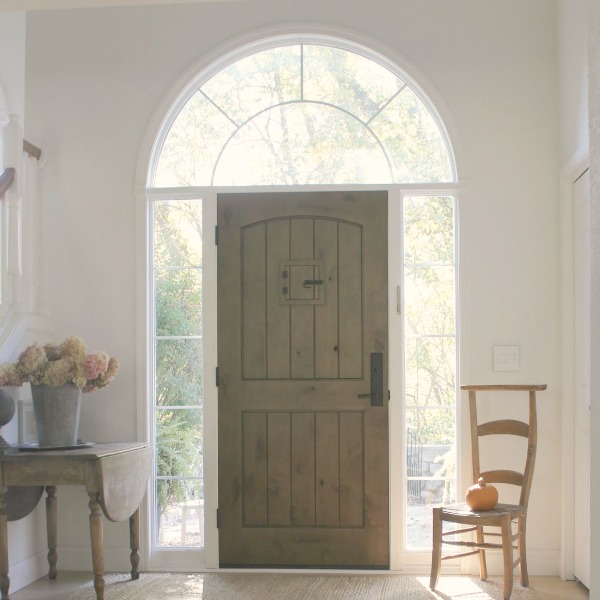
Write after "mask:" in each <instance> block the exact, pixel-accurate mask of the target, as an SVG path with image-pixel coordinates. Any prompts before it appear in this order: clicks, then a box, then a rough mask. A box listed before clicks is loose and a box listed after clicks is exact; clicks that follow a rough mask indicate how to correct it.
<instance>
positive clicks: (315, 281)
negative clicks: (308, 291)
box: [302, 279, 323, 288]
mask: <svg viewBox="0 0 600 600" xmlns="http://www.w3.org/2000/svg"><path fill="white" fill-rule="evenodd" d="M315 285H323V280H322V279H305V280H304V283H303V284H302V286H303V287H305V288H309V287H314V286H315Z"/></svg>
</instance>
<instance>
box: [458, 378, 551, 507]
mask: <svg viewBox="0 0 600 600" xmlns="http://www.w3.org/2000/svg"><path fill="white" fill-rule="evenodd" d="M460 387H461V389H463V390H467V391H468V392H469V417H470V423H471V455H472V456H471V458H472V464H473V483H475V482H476V481H477V479H479V477H483V478H484V480H485V481H486V482H487V483H509V484H512V485H517V486H520V487H521V495H520V498H519V504H521V505H523V506H527V503H528V502H529V493H530V491H531V482H532V480H533V468H534V466H535V457H536V452H537V409H536V396H535V393H536V392H538V391H542V390H545V389H546V385H545V384H540V385H461V386H460ZM490 391H496V392H498V391H504V392H529V423H524V422H522V421H517V420H514V419H500V420H497V421H489V422H487V423H482V424H481V425H479V424H478V422H477V392H490ZM486 435H516V436H521V437H525V438H527V457H526V460H525V469H524V471H523V473H518V472H517V471H511V470H507V469H498V470H490V471H483V472H482V471H481V466H480V458H479V438H480V437H482V436H486Z"/></svg>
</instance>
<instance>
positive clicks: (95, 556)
mask: <svg viewBox="0 0 600 600" xmlns="http://www.w3.org/2000/svg"><path fill="white" fill-rule="evenodd" d="M89 496H90V502H89V505H88V506H89V507H90V540H91V542H92V566H93V568H94V589H95V590H96V598H97V600H104V552H103V539H102V508H101V507H100V502H99V500H98V493H97V492H96V493H90V494H89Z"/></svg>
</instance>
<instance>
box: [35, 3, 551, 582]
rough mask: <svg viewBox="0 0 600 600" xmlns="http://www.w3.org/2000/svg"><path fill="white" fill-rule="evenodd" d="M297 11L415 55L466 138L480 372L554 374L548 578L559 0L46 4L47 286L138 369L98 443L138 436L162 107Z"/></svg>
mask: <svg viewBox="0 0 600 600" xmlns="http://www.w3.org/2000/svg"><path fill="white" fill-rule="evenodd" d="M294 23H300V24H304V28H305V29H306V28H307V29H310V30H311V31H314V30H322V31H324V32H329V33H336V32H342V33H343V32H348V35H350V36H351V37H352V38H354V39H357V40H359V41H362V42H363V43H365V44H366V45H371V46H373V47H374V48H375V49H376V50H379V51H381V52H383V53H384V54H386V55H387V56H388V57H389V58H391V59H392V60H398V61H403V60H406V61H408V62H409V64H412V65H414V67H415V68H416V71H417V72H418V73H420V74H422V75H423V79H422V80H421V81H422V83H424V87H425V88H426V90H428V91H429V92H430V93H431V94H432V95H433V96H434V99H440V100H441V101H442V104H443V105H444V106H445V107H446V108H445V109H444V111H445V114H446V116H447V117H448V118H449V120H450V121H452V124H453V126H454V128H455V129H456V131H458V132H459V134H460V138H461V139H460V142H461V145H462V147H463V149H464V157H465V158H466V159H467V160H466V161H463V162H462V165H460V166H462V171H461V174H462V177H463V180H464V183H465V186H466V191H465V194H464V196H463V197H462V198H461V205H460V211H461V235H462V251H463V256H462V258H463V273H464V280H463V283H464V287H463V294H464V297H463V302H464V303H465V306H467V307H468V311H466V312H465V314H463V320H464V324H465V331H466V335H465V337H464V339H463V343H464V347H465V348H466V352H465V353H464V355H463V359H464V363H463V365H462V373H463V381H464V382H472V383H515V382H524V383H547V384H548V391H547V392H544V393H542V394H540V418H539V426H540V433H539V440H540V441H539V453H538V462H537V470H536V475H535V479H534V485H533V492H532V498H531V502H532V509H531V517H530V524H529V527H528V529H529V536H530V537H529V554H530V564H531V570H532V571H533V572H538V573H541V572H546V573H557V572H558V562H559V547H560V532H559V529H558V528H557V527H548V526H547V523H548V522H551V521H550V520H551V519H553V518H554V517H555V515H556V510H557V508H558V507H557V503H559V502H560V500H559V498H560V493H559V491H558V490H559V486H560V472H559V469H558V465H559V464H560V444H559V443H557V432H558V431H560V337H559V336H560V310H559V300H560V292H559V269H558V265H559V223H558V206H559V202H558V200H559V195H558V172H559V164H560V162H559V161H560V157H559V144H558V135H559V127H558V122H559V117H558V92H557V90H558V88H557V67H556V53H557V47H556V14H555V5H554V3H549V2H548V1H547V0H529V1H528V2H526V3H524V2H522V1H521V0H505V1H504V2H501V3H500V2H492V1H487V0H486V1H483V2H482V1H481V0H456V1H454V2H452V3H449V2H442V1H439V0H423V1H420V2H414V1H411V0H378V1H377V2H376V3H366V2H354V1H353V2H351V6H349V4H348V2H347V1H345V0H328V1H327V2H323V1H322V0H305V1H303V2H296V3H281V2H279V1H276V0H257V1H254V2H240V3H227V4H224V5H217V4H203V5H189V6H188V5H186V6H171V7H147V8H121V9H90V10H76V11H75V10H74V11H68V10H66V11H56V12H43V11H42V12H37V11H36V12H35V13H30V14H29V15H28V21H27V103H26V106H27V115H28V120H27V131H26V134H27V135H29V136H31V137H35V139H39V140H42V141H43V144H44V147H45V148H46V149H47V151H48V164H47V167H46V169H45V170H44V173H43V176H42V193H43V197H44V204H45V207H46V208H45V210H44V214H43V218H44V236H45V240H46V242H45V252H44V264H43V272H44V276H45V277H44V285H45V292H46V297H47V298H49V299H51V304H52V310H53V313H54V315H55V317H56V323H57V328H58V331H59V334H60V335H67V334H72V333H74V334H78V335H80V336H82V337H84V338H85V339H86V340H88V341H89V343H90V344H91V345H92V346H93V347H94V348H95V347H98V348H102V349H105V350H107V351H108V352H110V353H111V354H115V355H117V356H118V357H119V359H120V362H121V365H122V368H121V373H120V374H119V376H118V378H117V380H116V381H115V383H113V384H112V385H111V386H110V387H109V388H106V389H105V390H101V391H99V392H96V393H95V394H92V395H90V396H89V397H87V398H86V399H85V400H84V407H83V413H82V431H81V433H82V437H84V438H86V439H90V440H96V441H101V440H104V441H110V440H124V439H133V438H135V436H136V433H137V424H136V401H137V396H138V395H139V393H140V390H138V388H137V387H136V369H137V368H139V367H140V365H139V364H138V358H139V357H138V355H137V354H136V336H137V335H138V333H139V332H138V331H136V315H137V314H138V312H139V311H140V310H143V307H142V306H139V305H138V304H137V296H136V280H137V279H138V275H139V274H138V273H137V272H136V252H137V251H138V250H139V248H138V242H139V240H138V239H137V238H136V207H135V194H134V192H135V181H134V175H135V169H136V162H137V160H138V157H139V155H140V152H141V150H142V143H143V139H144V135H145V134H146V133H147V130H148V128H149V124H150V123H152V122H153V115H154V114H155V112H156V111H157V109H158V108H159V107H161V106H162V105H163V103H164V101H165V99H166V98H167V96H168V95H169V94H170V93H172V92H173V91H174V86H175V84H176V82H178V81H179V80H180V78H181V77H182V75H183V74H184V73H187V72H190V69H191V67H192V66H193V65H199V64H201V63H202V62H204V63H206V62H207V61H209V60H210V59H211V58H213V57H215V56H217V55H218V51H219V49H223V48H227V49H228V48H231V47H232V44H233V43H234V41H235V40H240V39H242V38H244V39H248V38H250V37H253V36H254V37H256V36H257V35H258V34H257V32H258V31H260V30H265V28H269V31H272V32H274V31H276V30H277V28H278V27H279V26H281V27H283V26H284V25H285V26H286V30H289V24H294ZM297 29H298V30H301V29H302V26H299V27H297ZM442 108H443V107H442ZM467 162H468V167H467ZM495 344H518V345H520V346H521V371H520V372H519V373H513V374H507V373H504V374H502V373H494V372H493V371H492V358H491V357H492V346H493V345H495ZM73 494H74V496H73V498H72V500H73V502H80V503H83V502H84V499H83V498H79V496H77V495H76V492H73ZM549 499H551V501H549ZM81 513H82V517H83V518H85V517H84V516H83V515H85V507H84V508H83V509H82V510H81ZM71 522H72V521H71ZM82 529H83V528H82ZM111 535H112V534H111ZM118 535H120V533H119V534H118ZM115 536H117V533H115ZM107 537H108V538H109V543H110V540H112V539H114V540H115V541H114V543H115V544H116V545H118V544H120V543H121V541H119V540H117V538H116V537H114V538H111V536H110V535H109V536H107ZM65 540H66V542H67V543H68V544H70V545H71V550H68V549H67V551H66V553H65V552H63V556H65V559H64V561H65V562H63V563H62V567H63V568H68V567H69V566H71V565H76V566H78V567H79V568H87V565H89V559H88V558H87V557H86V554H85V552H87V534H86V533H85V529H83V530H82V532H81V533H79V532H78V531H75V530H73V529H72V530H71V531H69V532H66V533H65V536H64V537H63V542H62V543H64V541H65ZM123 546H124V547H125V546H126V542H125V541H123ZM76 555H77V556H76ZM123 556H125V557H126V556H127V553H126V552H124V554H123ZM122 564H123V567H122V568H126V559H125V562H124V563H122ZM107 567H108V568H111V567H110V566H108V565H107Z"/></svg>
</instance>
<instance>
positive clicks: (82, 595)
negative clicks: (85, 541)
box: [68, 573, 537, 600]
mask: <svg viewBox="0 0 600 600" xmlns="http://www.w3.org/2000/svg"><path fill="white" fill-rule="evenodd" d="M105 579H106V589H105V591H104V598H105V600H165V598H173V599H177V600H433V599H437V600H502V579H501V578H490V579H488V580H487V581H480V580H479V579H476V578H471V577H440V581H439V586H438V589H437V590H436V591H435V592H432V591H431V590H430V589H429V578H428V577H409V576H403V575H312V574H307V575H296V574H291V575H290V574H261V573H256V574H254V573H250V574H247V573H208V574H207V573H142V574H141V575H140V578H139V579H138V580H137V581H131V580H130V579H129V576H128V575H122V574H119V575H107V576H106V578H105ZM536 598H537V595H536V594H535V592H534V591H533V590H530V589H527V588H523V587H521V585H520V584H519V583H518V581H517V580H515V583H514V588H513V593H512V596H511V600H535V599H536ZM68 600H96V594H95V592H94V586H93V585H92V583H89V584H86V585H84V586H83V587H81V588H79V589H78V590H77V592H75V593H74V594H73V595H71V596H69V598H68Z"/></svg>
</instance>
